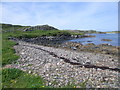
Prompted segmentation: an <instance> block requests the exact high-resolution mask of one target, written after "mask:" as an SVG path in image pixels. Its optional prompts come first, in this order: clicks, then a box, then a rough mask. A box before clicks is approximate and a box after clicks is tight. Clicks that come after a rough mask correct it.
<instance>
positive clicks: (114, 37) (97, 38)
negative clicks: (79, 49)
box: [68, 33, 120, 46]
mask: <svg viewBox="0 0 120 90" xmlns="http://www.w3.org/2000/svg"><path fill="white" fill-rule="evenodd" d="M89 35H95V37H86V38H77V39H71V40H68V41H72V42H77V43H82V44H83V45H86V44H88V43H94V44H95V45H99V44H103V43H104V44H110V45H112V46H120V41H119V39H120V33H107V34H89ZM102 39H111V40H112V41H101V40H102Z"/></svg>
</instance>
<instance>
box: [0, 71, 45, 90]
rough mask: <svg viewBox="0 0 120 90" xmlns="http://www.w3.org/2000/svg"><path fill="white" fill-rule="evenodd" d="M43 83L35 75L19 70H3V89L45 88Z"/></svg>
mask: <svg viewBox="0 0 120 90" xmlns="http://www.w3.org/2000/svg"><path fill="white" fill-rule="evenodd" d="M44 83H45V81H44V80H43V79H42V78H41V77H40V76H37V75H31V74H28V73H25V72H23V71H21V70H19V69H3V71H2V87H3V88H46V87H47V86H45V85H44Z"/></svg>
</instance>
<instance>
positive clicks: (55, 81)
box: [12, 41, 119, 88]
mask: <svg viewBox="0 0 120 90" xmlns="http://www.w3.org/2000/svg"><path fill="white" fill-rule="evenodd" d="M18 43H19V45H16V46H14V48H15V50H16V53H17V54H18V55H20V58H19V59H18V60H17V62H14V63H13V64H12V67H13V68H18V69H21V70H23V71H26V72H28V73H31V74H37V75H40V76H41V77H42V78H43V79H44V80H45V81H46V85H47V86H51V87H64V86H67V85H68V84H71V85H74V86H76V87H78V88H80V87H81V86H80V84H81V83H83V82H85V81H86V87H87V88H91V87H92V88H119V86H118V84H119V82H118V74H119V72H116V71H111V70H108V69H106V70H102V69H94V68H85V67H84V66H82V67H80V66H79V65H71V64H70V63H66V62H64V60H63V59H60V58H58V57H64V58H67V59H69V60H70V61H71V62H79V63H82V64H85V63H87V64H93V65H99V66H108V67H111V68H117V66H118V58H117V57H113V56H110V55H104V54H94V53H89V52H76V51H71V50H65V49H60V48H54V47H47V46H41V45H36V44H30V43H26V42H23V41H18ZM38 48H41V49H43V50H47V51H50V52H53V53H55V54H56V55H57V56H58V57H53V55H50V54H49V53H48V52H46V51H43V50H41V49H38Z"/></svg>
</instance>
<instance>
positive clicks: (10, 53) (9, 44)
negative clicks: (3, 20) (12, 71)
mask: <svg viewBox="0 0 120 90" xmlns="http://www.w3.org/2000/svg"><path fill="white" fill-rule="evenodd" d="M63 34H64V35H70V33H69V32H67V31H55V30H51V31H42V30H36V31H27V32H23V31H14V32H6V33H3V39H2V46H3V47H2V54H3V55H2V65H6V64H11V63H12V62H13V61H15V60H17V59H18V58H19V56H17V55H16V54H15V50H14V49H13V46H14V45H15V44H16V43H15V42H13V41H10V40H9V39H8V38H9V37H16V38H34V37H39V36H57V35H63Z"/></svg>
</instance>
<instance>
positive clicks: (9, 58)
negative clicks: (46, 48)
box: [1, 24, 83, 88]
mask: <svg viewBox="0 0 120 90" xmlns="http://www.w3.org/2000/svg"><path fill="white" fill-rule="evenodd" d="M1 25H2V26H1V27H2V32H3V33H2V65H3V66H4V65H7V64H11V63H12V62H13V61H15V60H17V59H18V58H19V56H17V55H16V54H15V50H14V48H13V46H14V45H15V44H16V43H15V42H13V41H10V40H9V37H17V38H34V37H39V36H61V35H65V36H66V35H67V36H69V35H71V34H74V35H76V34H77V35H82V34H83V33H72V32H69V31H66V30H33V31H24V30H25V29H26V28H28V27H30V26H20V25H11V24H1ZM2 72H3V73H2V76H3V80H2V85H3V87H4V88H45V87H46V86H44V81H43V80H42V79H41V78H40V77H39V76H37V75H36V76H35V75H30V74H27V73H25V72H23V71H21V70H19V69H3V70H2Z"/></svg>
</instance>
